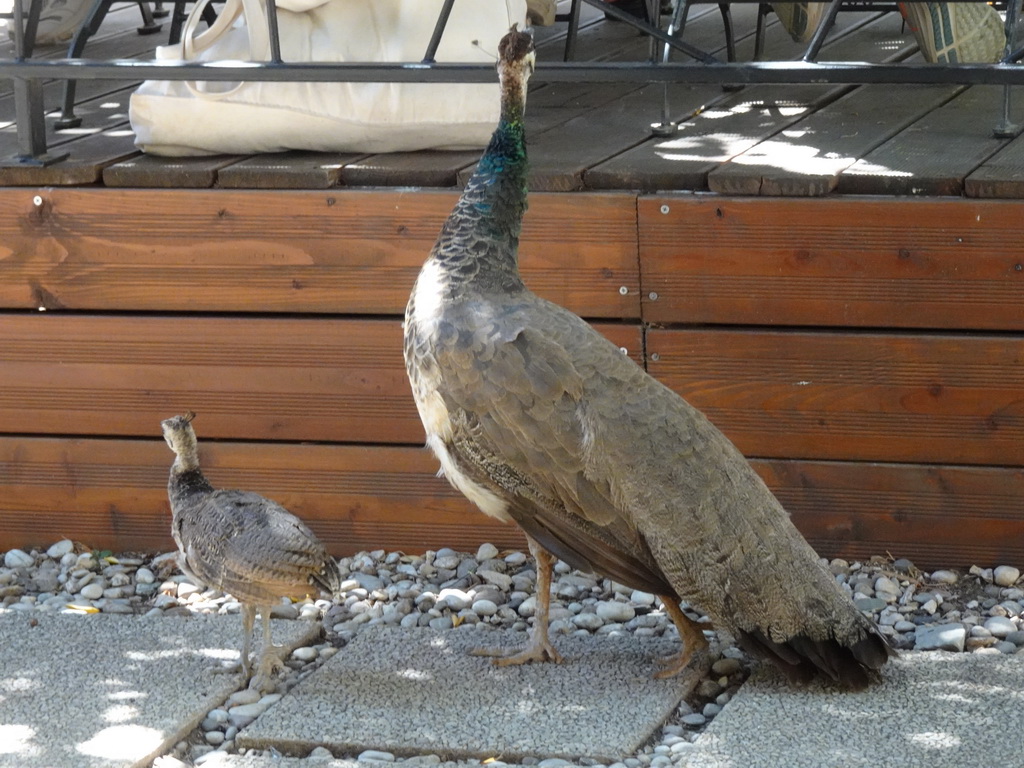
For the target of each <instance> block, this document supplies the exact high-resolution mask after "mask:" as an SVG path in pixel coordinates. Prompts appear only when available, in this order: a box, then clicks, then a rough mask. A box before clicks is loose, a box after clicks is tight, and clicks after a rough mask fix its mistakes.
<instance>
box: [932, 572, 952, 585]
mask: <svg viewBox="0 0 1024 768" xmlns="http://www.w3.org/2000/svg"><path fill="white" fill-rule="evenodd" d="M932 581H933V582H934V583H936V584H956V573H955V572H953V571H934V572H933V573H932Z"/></svg>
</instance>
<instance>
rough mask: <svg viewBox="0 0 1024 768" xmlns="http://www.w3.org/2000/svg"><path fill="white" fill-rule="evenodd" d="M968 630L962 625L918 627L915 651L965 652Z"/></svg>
mask: <svg viewBox="0 0 1024 768" xmlns="http://www.w3.org/2000/svg"><path fill="white" fill-rule="evenodd" d="M966 640H967V630H966V629H964V627H963V626H962V625H960V624H938V625H936V626H931V627H918V630H917V638H916V640H915V641H914V649H915V650H918V651H936V650H941V651H963V649H964V642H965V641H966Z"/></svg>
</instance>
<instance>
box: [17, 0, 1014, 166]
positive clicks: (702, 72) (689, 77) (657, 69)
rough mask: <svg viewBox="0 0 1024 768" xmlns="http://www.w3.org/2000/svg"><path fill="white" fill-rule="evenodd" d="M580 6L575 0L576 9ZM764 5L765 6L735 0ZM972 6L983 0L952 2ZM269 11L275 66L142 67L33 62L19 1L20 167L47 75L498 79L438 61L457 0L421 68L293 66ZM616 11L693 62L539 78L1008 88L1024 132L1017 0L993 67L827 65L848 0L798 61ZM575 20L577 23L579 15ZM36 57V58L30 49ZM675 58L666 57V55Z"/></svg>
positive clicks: (837, 0) (477, 68) (550, 70)
mask: <svg viewBox="0 0 1024 768" xmlns="http://www.w3.org/2000/svg"><path fill="white" fill-rule="evenodd" d="M580 1H581V0H574V5H575V4H576V3H578V2H580ZM731 1H732V2H759V1H760V0H731ZM953 1H954V2H955V1H964V2H967V1H972V2H976V1H977V0H953ZM265 2H266V3H267V6H268V10H269V21H270V39H271V60H270V61H266V62H251V63H245V64H237V63H232V64H224V63H218V62H181V61H140V60H134V59H131V60H129V59H123V60H121V59H119V60H111V61H98V60H91V59H88V58H80V59H54V60H35V59H32V58H30V52H31V41H30V38H29V33H31V32H32V31H33V28H32V25H33V24H34V23H35V21H36V20H38V12H39V3H40V0H30V5H29V8H28V10H27V11H26V10H25V9H24V8H23V6H22V3H21V2H15V5H14V14H13V20H14V37H15V58H14V59H0V77H5V78H10V79H12V80H13V81H14V95H15V109H16V121H17V128H18V146H19V153H18V156H17V158H15V162H18V163H23V164H36V165H38V164H46V163H52V162H54V161H56V160H59V159H62V156H60V155H53V154H48V153H47V147H46V133H45V126H44V121H43V103H42V82H43V81H44V80H47V79H80V80H84V79H94V80H139V79H143V80H145V79H153V80H195V81H240V80H259V81H275V82H278V81H289V82H292V81H303V82H325V81H342V82H345V81H348V82H427V83H455V82H460V83H462V82H472V83H481V82H491V81H492V80H493V79H494V68H493V67H492V66H490V65H487V64H458V63H438V62H436V61H435V60H434V55H435V54H436V52H437V47H438V44H439V42H440V39H441V35H442V34H443V33H444V28H445V24H446V22H447V19H448V14H449V13H450V12H451V8H452V5H453V3H454V0H445V2H444V3H443V7H442V11H441V13H440V15H439V17H438V20H437V24H436V27H435V29H434V32H433V34H432V35H431V38H430V43H429V45H428V47H427V50H426V51H425V52H424V56H423V59H422V60H421V61H418V62H406V63H395V64H381V63H357V62H356V63H316V62H305V63H289V62H285V61H284V60H283V59H282V57H281V47H280V36H279V33H278V27H277V13H276V2H275V0H265ZM582 2H586V3H588V4H589V5H592V6H596V7H598V8H600V9H601V10H602V11H605V12H608V13H610V14H611V15H616V16H621V17H622V20H623V21H625V22H627V23H629V24H632V25H633V26H634V27H636V28H637V29H639V30H640V31H642V32H644V33H646V34H648V35H649V36H650V37H651V38H652V39H653V40H655V41H657V42H658V43H661V44H662V45H663V46H668V47H670V48H671V49H672V50H675V51H679V52H681V53H683V54H685V55H687V56H689V57H690V58H692V59H694V61H688V62H678V61H668V60H660V61H659V60H658V57H656V56H652V58H651V60H649V61H636V62H572V61H567V62H543V63H539V64H538V66H537V70H536V73H535V75H534V77H535V79H536V80H539V81H543V82H560V83H574V82H635V83H641V82H642V83H690V84H696V83H712V84H722V85H730V84H732V85H751V84H769V83H774V84H780V83H795V84H851V85H856V84H932V83H950V84H961V85H978V84H988V85H1000V86H1004V88H1005V92H1004V93H1005V96H1004V109H1003V119H1002V121H1001V123H1000V124H999V125H998V126H997V127H996V132H997V133H999V134H1000V135H1004V136H1009V135H1016V133H1017V132H1018V130H1019V129H1018V127H1017V126H1015V125H1012V124H1011V122H1010V109H1009V105H1010V98H1009V94H1010V91H1009V88H1010V86H1012V85H1024V66H1019V65H1018V64H1017V62H1018V61H1020V59H1021V58H1024V49H1019V48H1017V47H1016V44H1015V41H1014V40H1013V37H1014V34H1013V33H1014V30H1015V29H1016V19H1017V13H1018V8H1019V6H1020V4H1021V2H1024V0H1009V3H1008V6H1007V21H1006V30H1007V33H1008V35H1007V44H1006V49H1005V51H1004V55H1003V58H1002V60H1001V61H1000V62H999V63H993V64H905V63H896V64H892V63H884V64H876V63H870V62H819V61H817V60H816V57H817V52H818V51H819V50H820V47H821V42H822V41H823V39H824V36H825V34H826V33H827V32H828V29H829V27H830V25H831V22H832V21H834V19H835V16H836V14H837V13H838V12H839V10H840V7H841V5H842V2H843V0H831V8H830V9H829V13H828V15H827V16H826V19H825V20H824V21H823V23H822V25H821V26H820V27H819V28H818V30H817V32H816V34H815V36H814V38H813V39H812V41H811V43H810V46H809V48H808V54H807V55H805V57H804V58H803V59H802V60H799V61H752V62H742V63H739V62H723V61H721V60H719V59H717V58H715V57H713V56H712V55H711V54H708V53H706V52H704V51H701V50H700V49H697V48H694V46H692V45H690V44H688V43H684V42H683V41H681V40H679V39H678V38H676V37H675V36H673V35H672V34H670V33H669V32H666V31H664V30H661V29H659V28H658V27H656V26H654V25H652V24H649V23H647V22H645V21H643V20H641V19H638V18H636V17H633V16H630V15H629V14H626V13H624V12H622V11H620V10H619V9H617V8H615V6H614V5H609V4H607V3H604V2H602V0H582ZM574 15H575V16H576V18H577V19H578V13H575V8H574ZM26 52H28V53H26ZM664 58H665V59H667V57H664Z"/></svg>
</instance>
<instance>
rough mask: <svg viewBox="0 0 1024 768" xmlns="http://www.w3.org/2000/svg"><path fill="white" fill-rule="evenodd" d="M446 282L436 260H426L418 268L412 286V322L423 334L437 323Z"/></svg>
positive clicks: (430, 330)
mask: <svg viewBox="0 0 1024 768" xmlns="http://www.w3.org/2000/svg"><path fill="white" fill-rule="evenodd" d="M447 283H448V281H447V279H446V277H445V274H444V270H442V269H441V266H440V265H439V264H437V262H435V261H427V262H426V263H425V264H424V265H423V268H422V269H420V274H419V277H417V278H416V286H415V287H414V288H413V312H412V322H413V323H415V324H416V327H417V328H418V329H419V330H420V333H421V335H423V336H430V334H431V332H432V331H433V329H434V326H435V325H436V323H437V318H438V316H439V315H440V314H441V305H442V303H443V302H444V294H445V291H447V289H448V287H447Z"/></svg>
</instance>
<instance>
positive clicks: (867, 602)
mask: <svg viewBox="0 0 1024 768" xmlns="http://www.w3.org/2000/svg"><path fill="white" fill-rule="evenodd" d="M853 602H854V604H855V605H856V606H857V608H858V610H861V611H864V612H866V613H875V612H877V611H880V610H882V609H883V608H884V607H885V600H880V599H879V598H877V597H861V598H858V599H856V600H854V601H853Z"/></svg>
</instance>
